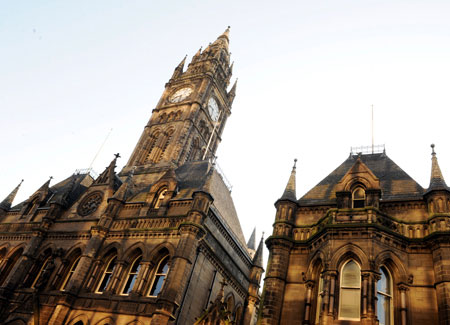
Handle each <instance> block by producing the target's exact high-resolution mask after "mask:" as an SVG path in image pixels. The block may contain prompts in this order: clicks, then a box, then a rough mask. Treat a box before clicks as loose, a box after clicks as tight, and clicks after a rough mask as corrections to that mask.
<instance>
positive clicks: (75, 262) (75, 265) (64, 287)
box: [61, 256, 81, 291]
mask: <svg viewBox="0 0 450 325" xmlns="http://www.w3.org/2000/svg"><path fill="white" fill-rule="evenodd" d="M80 258H81V256H79V257H78V258H77V259H76V260H75V261H73V263H72V265H71V267H70V269H69V272H68V273H67V275H66V278H65V279H64V282H63V284H62V285H61V291H65V290H66V288H67V284H68V283H69V281H70V279H71V278H72V276H73V274H74V273H75V269H76V268H77V266H78V262H80Z"/></svg>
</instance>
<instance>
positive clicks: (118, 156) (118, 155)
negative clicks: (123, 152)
mask: <svg viewBox="0 0 450 325" xmlns="http://www.w3.org/2000/svg"><path fill="white" fill-rule="evenodd" d="M114 156H115V157H116V159H117V158H122V157H121V156H120V153H116V154H114Z"/></svg>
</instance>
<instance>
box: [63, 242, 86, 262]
mask: <svg viewBox="0 0 450 325" xmlns="http://www.w3.org/2000/svg"><path fill="white" fill-rule="evenodd" d="M85 247H86V245H85V244H84V243H81V242H78V243H76V244H75V245H73V246H72V247H70V248H69V249H68V250H67V252H66V253H65V254H64V258H65V259H67V258H70V257H71V256H72V255H73V254H74V253H75V252H76V251H77V250H79V251H80V253H81V254H82V253H83V252H84V249H85Z"/></svg>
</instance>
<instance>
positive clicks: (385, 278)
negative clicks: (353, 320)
mask: <svg viewBox="0 0 450 325" xmlns="http://www.w3.org/2000/svg"><path fill="white" fill-rule="evenodd" d="M380 273H381V279H380V280H378V282H377V317H378V321H379V322H380V325H391V324H392V316H393V315H392V313H393V308H392V307H393V306H392V278H391V276H390V274H389V271H388V270H387V269H386V268H385V267H384V266H382V267H381V268H380Z"/></svg>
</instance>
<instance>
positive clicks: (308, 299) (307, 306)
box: [303, 280, 320, 324]
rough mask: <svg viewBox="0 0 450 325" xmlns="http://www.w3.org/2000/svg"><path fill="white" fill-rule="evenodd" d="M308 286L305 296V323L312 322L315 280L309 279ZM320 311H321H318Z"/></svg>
mask: <svg viewBox="0 0 450 325" xmlns="http://www.w3.org/2000/svg"><path fill="white" fill-rule="evenodd" d="M305 286H306V297H305V316H304V317H303V324H310V323H311V321H310V316H311V298H312V294H313V293H312V292H313V289H314V281H312V280H309V281H307V282H306V283H305ZM317 312H320V311H317Z"/></svg>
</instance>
